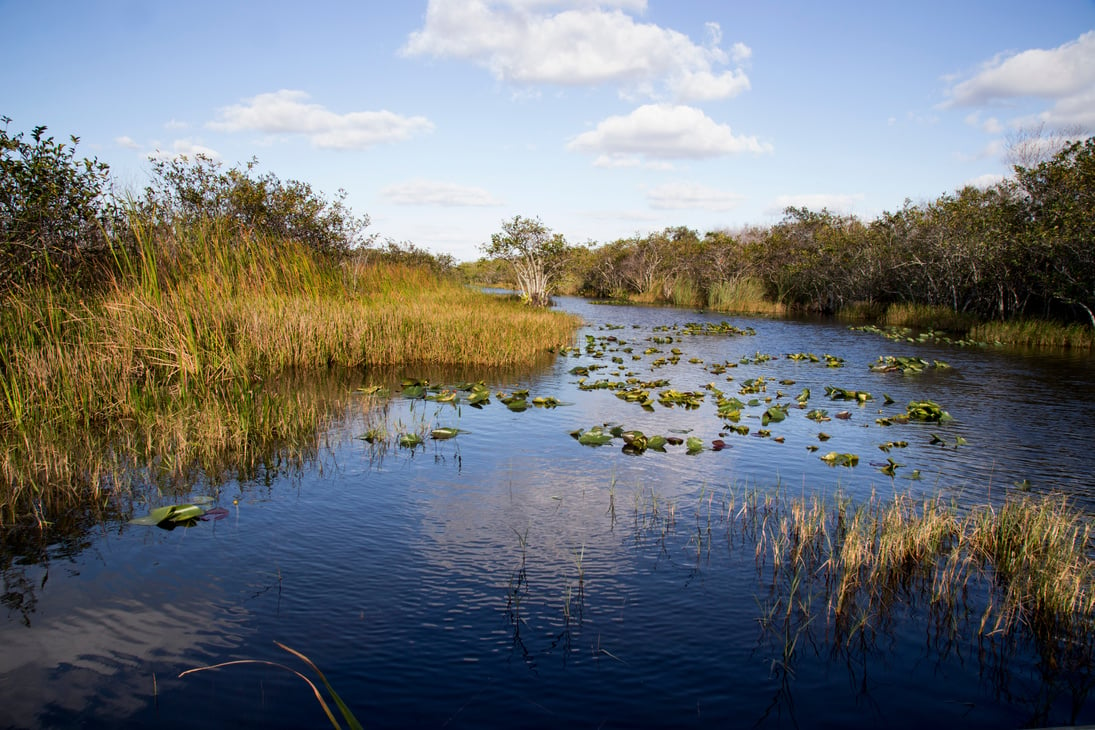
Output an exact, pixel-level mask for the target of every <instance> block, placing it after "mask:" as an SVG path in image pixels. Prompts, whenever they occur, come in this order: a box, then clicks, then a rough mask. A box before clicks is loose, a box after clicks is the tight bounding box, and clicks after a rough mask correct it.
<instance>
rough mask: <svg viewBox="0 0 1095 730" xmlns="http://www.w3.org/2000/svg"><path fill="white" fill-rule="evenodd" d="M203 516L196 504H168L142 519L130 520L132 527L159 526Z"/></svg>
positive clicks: (201, 509) (201, 510)
mask: <svg viewBox="0 0 1095 730" xmlns="http://www.w3.org/2000/svg"><path fill="white" fill-rule="evenodd" d="M203 514H205V509H204V508H202V507H201V506H199V505H196V504H169V505H167V506H166V507H157V508H156V509H154V510H152V511H151V512H149V513H148V514H147V515H145V516H144V517H136V518H134V519H132V520H130V524H133V525H159V524H160V523H164V522H167V523H172V522H174V523H181V522H188V521H190V520H195V519H197V518H199V517H201V516H202V515H203Z"/></svg>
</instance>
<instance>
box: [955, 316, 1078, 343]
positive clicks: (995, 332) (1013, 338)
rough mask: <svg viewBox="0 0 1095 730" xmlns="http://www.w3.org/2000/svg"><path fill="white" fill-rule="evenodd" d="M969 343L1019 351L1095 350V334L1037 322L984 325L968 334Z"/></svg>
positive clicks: (1076, 327)
mask: <svg viewBox="0 0 1095 730" xmlns="http://www.w3.org/2000/svg"><path fill="white" fill-rule="evenodd" d="M969 337H970V339H973V340H977V341H979V342H1001V343H1004V344H1008V345H1019V346H1021V347H1071V348H1084V349H1090V348H1092V347H1095V330H1092V329H1091V327H1088V326H1086V325H1082V324H1060V323H1057V322H1048V321H1046V320H1037V319H1019V320H1012V321H1008V322H985V323H983V324H979V325H976V326H975V327H973V328H972V329H971V330H970V334H969Z"/></svg>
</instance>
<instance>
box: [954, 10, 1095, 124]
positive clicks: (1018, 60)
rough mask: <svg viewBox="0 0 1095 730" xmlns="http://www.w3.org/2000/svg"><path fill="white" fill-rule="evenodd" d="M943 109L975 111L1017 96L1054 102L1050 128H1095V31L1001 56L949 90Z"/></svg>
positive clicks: (1047, 114)
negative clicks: (1057, 43) (973, 108)
mask: <svg viewBox="0 0 1095 730" xmlns="http://www.w3.org/2000/svg"><path fill="white" fill-rule="evenodd" d="M949 96H950V99H949V101H948V102H947V106H951V107H975V106H986V105H991V104H997V103H1000V102H1008V101H1011V100H1015V99H1021V98H1032V97H1033V98H1038V99H1047V100H1051V101H1053V102H1054V106H1052V107H1051V108H1050V109H1049V110H1047V111H1046V112H1045V113H1044V114H1042V115H1041V119H1042V121H1046V122H1049V123H1052V124H1082V125H1092V124H1095V31H1088V32H1086V33H1084V34H1083V35H1081V36H1080V37H1079V38H1077V39H1076V40H1074V41H1069V42H1068V43H1064V44H1062V45H1060V46H1057V47H1056V48H1050V49H1042V48H1034V49H1030V50H1026V51H1022V52H1020V53H1014V54H1010V55H1008V54H1001V55H998V56H996V57H995V58H993V59H991V60H989V61H987V62H986V63H984V64H982V66H981V68H980V69H979V70H978V72H977V73H976V74H974V75H973V76H972V77H970V78H968V79H965V80H963V81H960V82H958V83H956V84H954V86H953V87H952V88H951V89H950V93H949Z"/></svg>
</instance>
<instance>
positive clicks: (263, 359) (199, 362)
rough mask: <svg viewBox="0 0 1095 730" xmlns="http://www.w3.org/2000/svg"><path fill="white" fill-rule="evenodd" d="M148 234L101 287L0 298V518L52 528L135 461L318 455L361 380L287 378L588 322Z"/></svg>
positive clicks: (179, 473)
mask: <svg viewBox="0 0 1095 730" xmlns="http://www.w3.org/2000/svg"><path fill="white" fill-rule="evenodd" d="M134 230H135V233H136V236H137V243H138V245H137V246H136V247H135V248H134V249H133V250H134V253H131V254H123V253H121V252H119V253H118V254H117V256H116V258H115V263H116V269H115V270H114V272H113V275H112V277H111V279H110V283H109V284H108V285H106V286H104V287H102V288H101V289H100V290H97V291H95V292H90V293H89V292H85V291H75V290H72V289H68V288H65V287H64V286H63V285H59V284H50V285H42V286H38V287H35V288H33V289H31V288H27V289H23V290H16V291H13V292H10V293H8V295H7V296H6V298H5V299H4V300H3V301H2V302H0V337H2V338H3V340H4V342H5V347H4V348H3V350H2V351H0V524H2V523H5V522H12V521H15V520H17V519H20V518H24V517H26V516H27V515H28V514H30V513H31V512H32V511H35V510H36V512H35V514H36V515H37V516H36V517H35V519H37V520H38V521H39V523H43V522H48V521H49V514H50V512H51V511H52V509H53V507H55V506H56V505H57V504H59V503H63V502H66V501H68V500H71V499H74V498H81V495H83V496H85V497H89V498H91V499H93V500H94V499H99V498H101V497H102V491H103V487H104V485H106V484H109V485H111V486H112V488H116V487H117V486H118V485H119V484H120V483H121V482H122V481H125V480H124V479H123V478H122V477H123V476H124V475H125V474H130V473H132V472H133V471H134V470H135V469H136V470H137V471H140V472H145V474H143V475H141V476H139V478H138V479H136V480H135V481H148V479H149V478H151V477H150V476H149V474H148V473H151V474H152V475H153V476H155V475H156V474H160V473H165V474H168V475H171V476H173V477H175V478H182V477H185V476H186V475H187V473H188V472H190V471H192V470H193V469H195V468H197V469H200V470H202V471H214V472H215V471H217V470H223V469H226V468H231V465H232V464H234V463H239V464H241V465H242V466H243V468H246V467H247V465H248V464H250V463H253V462H254V461H256V460H260V459H262V458H265V457H264V456H263V455H264V454H266V453H268V452H270V451H271V449H273V450H275V451H277V450H284V449H288V452H287V453H289V454H290V455H296V456H299V455H300V454H302V453H305V452H307V450H308V449H309V448H311V447H312V445H313V444H314V441H315V439H316V436H317V434H318V433H319V432H320V431H321V430H322V429H323V428H324V427H325V425H326V421H327V420H328V419H329V418H331V417H332V416H333V415H334V414H335V413H337V412H338V411H339V409H340V408H341V407H344V406H345V403H346V401H347V400H348V395H347V394H348V393H349V392H350V388H347V389H346V391H345V392H344V393H343V394H342V396H341V397H338V398H333V399H329V400H325V399H315V398H312V397H309V394H308V393H307V392H303V391H294V390H293V389H292V388H291V387H289V388H286V387H283V386H284V384H283V383H279V380H281V379H284V378H285V376H286V375H287V374H296V375H304V376H308V375H311V376H318V375H323V376H324V377H326V376H327V375H328V374H329V373H330V372H331V371H332V369H342V370H351V371H353V370H356V371H358V372H359V373H360V372H361V371H362V370H363V369H365V368H370V367H374V366H399V365H404V366H413V365H417V364H423V363H428V364H431V365H446V364H460V365H463V366H465V367H475V368H481V369H490V368H496V367H502V366H506V365H510V366H512V365H530V364H532V363H535V362H536V361H538V360H540V359H546V358H550V357H551V354H550V352H551V350H552V349H554V348H558V347H561V346H563V345H565V344H567V343H568V342H569V340H570V338H571V337H572V335H573V331H574V329H575V326H576V322H575V320H574V319H573V318H571V317H569V316H566V315H562V314H559V313H554V312H548V311H543V310H536V309H532V308H529V307H523V306H521V305H519V304H516V303H512V302H508V301H505V300H502V299H497V298H492V297H490V296H489V295H485V294H481V293H478V292H475V291H473V290H470V289H468V288H466V287H463V286H461V285H459V284H458V283H456V282H453V281H448V280H445V279H441V278H438V277H437V276H435V275H432V274H431V273H429V272H428V271H426V270H423V269H418V268H413V267H408V266H404V265H398V264H380V265H377V264H371V263H369V261H368V260H367V259H366V258H364V257H361V258H358V259H350V260H344V261H336V260H334V259H328V258H325V257H323V256H322V255H319V254H316V253H314V252H310V251H308V250H306V249H304V248H303V247H301V246H300V245H299V244H297V243H295V242H293V241H289V240H282V239H275V238H269V237H262V236H257V235H246V234H244V235H240V234H238V233H232V234H229V233H228V232H227V229H222V228H219V227H217V226H213V225H208V226H191V227H186V228H179V229H175V230H171V231H167V232H165V231H150V230H146V229H142V228H141V226H140V225H139V224H137V223H134ZM359 384H360V383H359ZM290 385H291V383H290ZM130 481H134V480H130ZM32 506H34V509H33V510H32V509H31V508H32Z"/></svg>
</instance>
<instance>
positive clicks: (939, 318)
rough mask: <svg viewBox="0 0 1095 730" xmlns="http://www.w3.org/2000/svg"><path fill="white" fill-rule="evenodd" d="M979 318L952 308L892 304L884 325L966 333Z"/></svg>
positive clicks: (888, 308)
mask: <svg viewBox="0 0 1095 730" xmlns="http://www.w3.org/2000/svg"><path fill="white" fill-rule="evenodd" d="M976 322H977V318H976V317H974V316H972V315H970V314H966V313H964V312H956V311H954V310H953V309H951V308H950V307H944V306H936V305H930V304H911V303H899V304H891V305H890V306H888V307H887V308H886V313H885V314H884V315H883V316H882V324H884V325H887V326H890V327H913V328H916V329H938V330H947V331H949V332H966V331H968V330H969V329H970V327H972V326H973V325H974V324H976Z"/></svg>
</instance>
